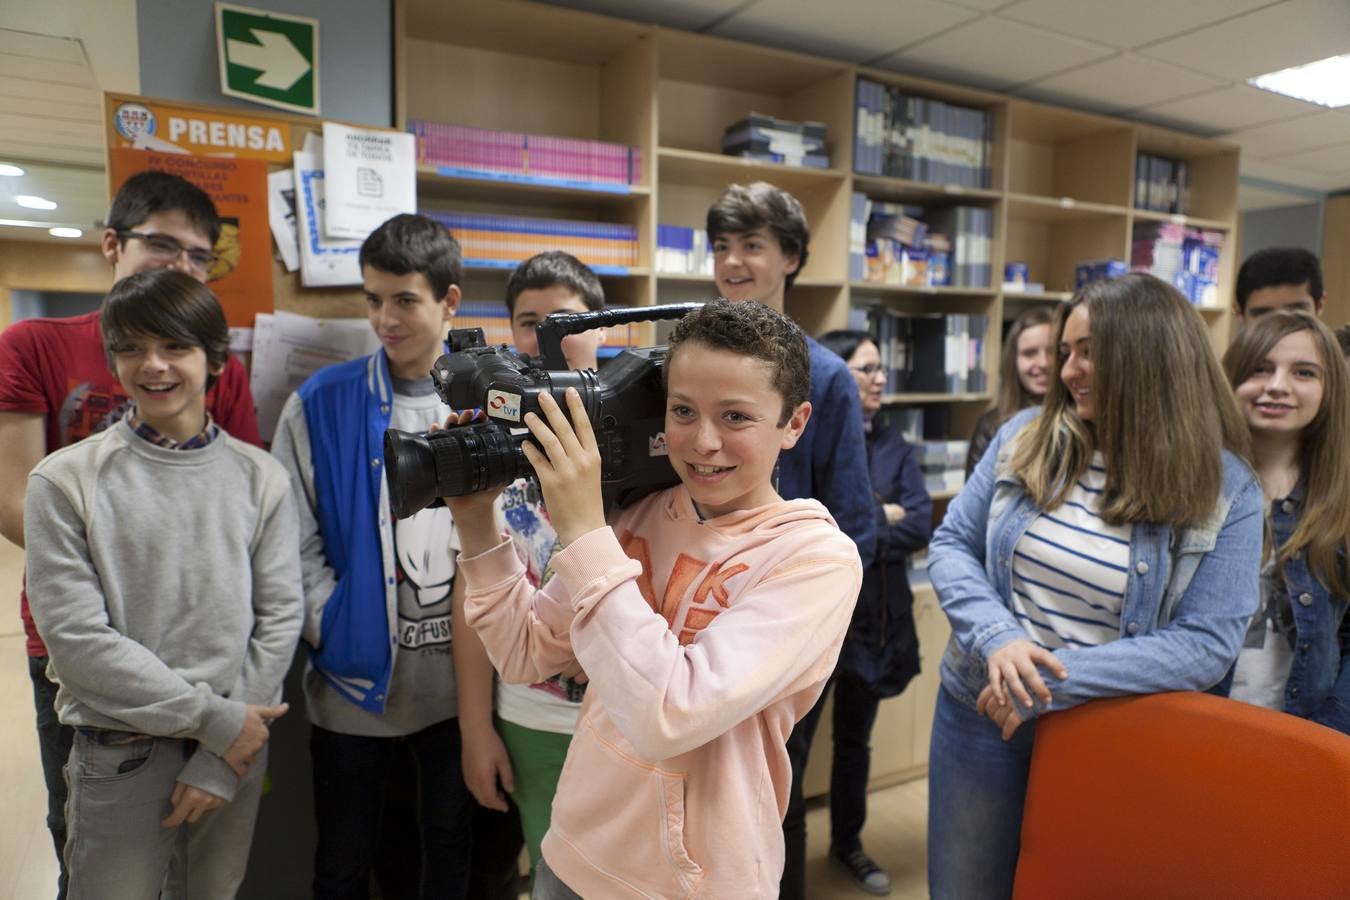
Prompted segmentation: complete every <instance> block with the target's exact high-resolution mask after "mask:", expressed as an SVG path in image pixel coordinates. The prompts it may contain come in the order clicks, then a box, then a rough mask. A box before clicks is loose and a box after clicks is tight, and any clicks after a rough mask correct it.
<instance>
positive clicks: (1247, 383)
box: [1223, 312, 1350, 734]
mask: <svg viewBox="0 0 1350 900" xmlns="http://www.w3.org/2000/svg"><path fill="white" fill-rule="evenodd" d="M1223 364H1224V370H1225V371H1226V372H1227V374H1228V380H1229V382H1231V383H1232V385H1233V390H1234V392H1235V393H1236V395H1237V400H1238V405H1239V407H1240V408H1241V410H1242V414H1243V416H1245V417H1246V419H1247V425H1248V427H1249V428H1250V429H1251V435H1252V455H1253V461H1254V462H1255V464H1256V473H1257V477H1259V478H1260V480H1261V487H1262V491H1263V493H1264V495H1265V502H1266V504H1267V511H1266V515H1267V522H1268V523H1269V526H1270V535H1271V545H1272V546H1271V547H1270V552H1269V553H1268V554H1267V555H1266V558H1265V560H1264V562H1263V565H1262V571H1261V607H1260V609H1259V611H1258V613H1257V615H1256V616H1254V617H1253V618H1252V622H1251V626H1250V627H1249V628H1248V630H1247V636H1246V639H1245V640H1244V642H1243V646H1242V652H1241V653H1240V654H1239V655H1238V660H1237V665H1236V666H1235V667H1234V671H1233V685H1232V692H1231V696H1232V697H1234V698H1236V699H1238V700H1245V701H1247V702H1248V703H1255V704H1257V705H1259V706H1266V707H1270V708H1271V709H1278V710H1283V711H1285V712H1289V713H1292V714H1293V715H1296V716H1302V717H1304V718H1307V719H1312V720H1313V721H1314V722H1320V723H1322V724H1323V725H1327V726H1329V727H1331V728H1335V729H1337V730H1339V731H1341V732H1343V733H1347V734H1350V665H1347V664H1346V659H1347V658H1350V654H1348V653H1347V651H1346V647H1347V644H1350V616H1347V613H1346V608H1347V603H1348V602H1350V571H1348V570H1347V567H1346V554H1347V550H1350V447H1347V445H1346V438H1347V435H1348V434H1350V376H1347V374H1346V369H1345V365H1344V364H1343V362H1342V357H1341V352H1340V348H1339V346H1338V345H1337V342H1336V337H1335V335H1333V334H1332V332H1331V330H1330V329H1328V328H1327V327H1326V326H1325V325H1323V324H1322V323H1321V322H1319V321H1318V320H1317V319H1316V318H1314V317H1313V316H1311V315H1309V314H1307V313H1301V312H1299V313H1296V312H1276V313H1270V314H1268V315H1265V316H1262V317H1261V318H1259V319H1257V320H1256V322H1255V323H1253V324H1251V325H1249V326H1247V327H1246V328H1245V329H1243V331H1242V333H1241V334H1239V335H1238V337H1237V340H1235V341H1234V342H1233V345H1232V346H1230V347H1229V348H1228V352H1227V353H1225V354H1224V358H1223Z"/></svg>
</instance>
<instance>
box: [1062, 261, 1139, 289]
mask: <svg viewBox="0 0 1350 900" xmlns="http://www.w3.org/2000/svg"><path fill="white" fill-rule="evenodd" d="M1127 271H1129V267H1128V266H1126V265H1125V260H1123V259H1094V260H1089V261H1087V262H1080V263H1079V264H1078V265H1076V266H1074V267H1073V289H1074V290H1075V291H1076V290H1078V289H1079V288H1081V287H1083V286H1084V285H1088V284H1091V283H1092V282H1094V281H1110V280H1111V279H1112V278H1119V277H1120V276H1121V275H1124V274H1125V273H1126V272H1127Z"/></svg>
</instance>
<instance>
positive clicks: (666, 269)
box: [656, 225, 713, 278]
mask: <svg viewBox="0 0 1350 900" xmlns="http://www.w3.org/2000/svg"><path fill="white" fill-rule="evenodd" d="M656 271H657V272H659V273H661V274H666V275H707V276H708V277H710V278H711V277H712V274H713V256H712V252H711V251H710V250H709V248H708V233H707V232H706V231H704V230H703V229H702V228H685V227H684V226H682V225H657V226H656Z"/></svg>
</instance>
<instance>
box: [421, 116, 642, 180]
mask: <svg viewBox="0 0 1350 900" xmlns="http://www.w3.org/2000/svg"><path fill="white" fill-rule="evenodd" d="M408 131H410V132H412V134H413V136H414V137H415V138H416V139H417V163H418V165H424V166H434V167H436V169H437V171H438V172H440V174H442V175H458V176H465V177H478V178H502V179H509V180H520V181H536V182H539V183H541V184H555V185H560V186H578V187H593V186H594V187H599V186H603V185H612V186H618V185H623V186H628V185H634V184H639V183H640V182H641V181H642V150H641V148H639V147H632V146H629V145H628V144H615V143H610V142H608V141H588V140H581V139H578V138H564V137H554V136H551V135H542V134H522V133H521V132H518V131H496V130H493V129H488V128H471V127H469V126H467V125H448V124H445V123H442V122H428V121H426V120H423V119H410V120H409V121H408Z"/></svg>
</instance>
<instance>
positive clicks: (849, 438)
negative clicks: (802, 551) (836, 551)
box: [811, 367, 877, 569]
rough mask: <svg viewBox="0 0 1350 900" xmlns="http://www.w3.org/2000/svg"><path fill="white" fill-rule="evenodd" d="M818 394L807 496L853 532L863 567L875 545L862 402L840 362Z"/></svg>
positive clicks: (814, 412) (840, 527) (854, 383)
mask: <svg viewBox="0 0 1350 900" xmlns="http://www.w3.org/2000/svg"><path fill="white" fill-rule="evenodd" d="M824 396H825V402H824V403H823V404H821V408H819V409H812V410H811V415H812V416H813V417H815V416H819V417H820V418H819V419H818V424H817V426H816V435H815V445H814V446H813V447H812V459H811V480H812V482H813V483H814V488H815V489H814V491H813V493H812V496H814V497H815V498H816V499H817V500H819V501H820V502H821V503H823V504H825V508H826V509H828V510H829V511H830V515H831V516H833V517H834V521H835V524H837V525H838V526H839V529H840V530H841V531H843V532H844V534H846V535H848V536H849V537H851V538H853V543H855V544H857V545H858V557H859V558H860V559H861V560H862V567H863V568H864V569H866V568H867V567H868V566H870V565H872V559H873V556H874V553H875V551H876V542H877V528H876V520H875V518H874V509H873V506H872V479H871V476H870V475H869V474H868V468H867V443H866V440H865V436H864V434H863V418H862V402H861V401H860V400H859V399H858V385H857V383H856V382H854V380H853V376H852V375H850V374H849V373H848V369H846V368H843V367H841V368H839V369H838V370H837V371H835V372H834V373H832V374H831V375H830V380H829V382H828V384H827V385H826V390H825V394H824Z"/></svg>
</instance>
